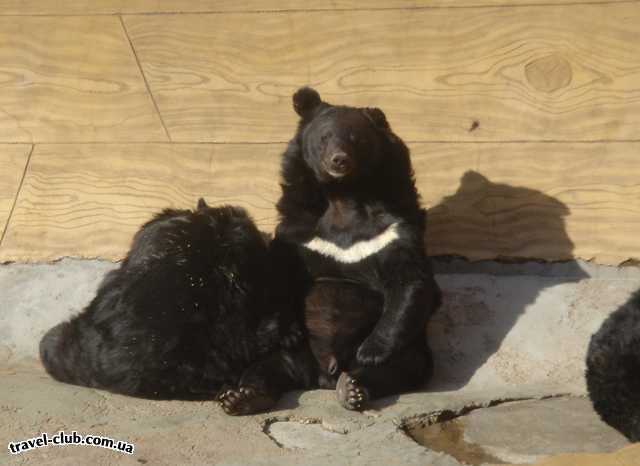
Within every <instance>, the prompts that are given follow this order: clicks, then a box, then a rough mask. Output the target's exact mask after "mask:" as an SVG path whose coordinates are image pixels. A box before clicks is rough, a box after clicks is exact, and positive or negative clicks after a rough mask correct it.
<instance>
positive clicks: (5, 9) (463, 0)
mask: <svg viewBox="0 0 640 466" xmlns="http://www.w3.org/2000/svg"><path fill="white" fill-rule="evenodd" d="M628 1H629V0H605V1H604V2H603V1H602V0H555V3H563V4H589V3H622V2H628ZM549 3H554V0H370V1H368V2H363V1H361V0H316V1H314V2H309V1H308V0H188V1H178V0H57V1H55V2H54V1H43V0H0V15H2V14H4V15H25V14H31V15H37V14H55V15H70V14H72V15H89V14H114V13H189V12H198V13H202V12H232V11H288V10H340V9H359V10H371V9H380V8H385V9H389V8H442V7H456V8H461V7H462V8H464V7H479V6H480V7H482V6H503V5H508V6H514V5H515V6H519V5H535V4H539V5H546V4H549Z"/></svg>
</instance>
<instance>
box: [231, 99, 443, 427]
mask: <svg viewBox="0 0 640 466" xmlns="http://www.w3.org/2000/svg"><path fill="white" fill-rule="evenodd" d="M293 106H294V109H295V111H296V112H297V113H298V115H299V116H300V117H301V119H300V123H299V126H298V130H297V132H296V135H295V136H294V138H293V139H292V140H291V142H290V143H289V145H288V147H287V150H286V152H285V153H284V155H283V159H282V196H281V198H280V200H279V202H278V204H277V208H278V212H279V215H280V223H279V225H278V227H277V229H276V235H275V238H274V240H273V241H272V243H271V251H272V253H273V257H274V258H276V260H275V262H274V263H275V265H276V266H277V268H276V270H275V271H273V272H272V273H273V275H274V276H279V277H280V278H281V284H280V286H279V287H276V289H274V290H273V291H274V296H275V303H274V306H276V308H278V309H279V310H280V311H281V312H283V313H284V314H286V313H287V312H288V311H287V310H293V315H294V316H297V318H298V319H300V321H301V324H302V326H303V328H304V330H305V332H306V334H307V337H308V338H307V340H306V343H305V344H304V345H302V346H301V347H299V348H297V349H288V350H282V351H278V352H275V353H273V354H271V355H269V356H268V357H267V358H265V359H263V360H262V361H260V362H258V363H256V364H255V365H253V366H252V367H251V368H250V369H248V370H247V372H246V373H245V374H244V375H243V376H242V379H241V380H240V383H239V386H238V387H237V388H235V389H230V390H228V391H226V392H224V393H223V394H222V395H221V397H220V400H221V402H222V406H223V408H224V409H225V411H226V412H227V413H228V414H232V415H237V414H248V413H253V412H257V411H261V410H266V409H268V408H270V407H271V406H273V404H274V403H275V402H276V400H277V399H278V398H279V397H280V395H281V394H282V393H283V392H284V391H286V390H291V389H300V388H314V387H323V388H335V389H336V394H337V398H338V401H339V402H340V403H341V404H342V405H343V406H344V407H345V408H347V409H353V410H359V409H364V408H365V407H366V405H367V402H368V401H369V400H371V399H374V398H378V397H382V396H387V395H391V394H396V393H399V392H403V391H408V390H411V389H415V388H417V387H419V386H421V385H422V384H424V382H425V381H426V380H427V379H428V377H429V375H430V372H431V366H432V364H431V355H430V352H429V348H428V346H427V342H426V339H425V325H426V323H427V321H428V318H429V316H430V315H431V314H432V313H433V312H434V310H435V309H436V308H437V307H438V305H439V303H440V290H439V288H438V285H437V284H436V282H435V280H434V278H433V273H432V270H431V265H430V263H429V260H428V258H427V255H426V252H425V247H424V246H425V245H424V235H425V222H426V212H425V210H424V209H422V208H421V207H420V201H419V195H418V193H417V190H416V188H415V182H414V178H413V171H412V167H411V162H410V158H409V150H408V149H407V147H406V146H405V144H404V143H403V142H402V140H401V139H400V138H399V137H398V136H396V135H395V134H394V133H393V131H392V130H391V128H390V126H389V124H388V122H387V119H386V116H385V115H384V113H383V112H382V111H381V110H380V109H377V108H355V107H347V106H335V105H330V104H328V103H326V102H323V101H322V99H321V98H320V96H319V94H318V93H317V92H316V91H315V90H313V89H310V88H303V89H300V90H299V91H298V92H297V93H296V94H295V95H294V96H293Z"/></svg>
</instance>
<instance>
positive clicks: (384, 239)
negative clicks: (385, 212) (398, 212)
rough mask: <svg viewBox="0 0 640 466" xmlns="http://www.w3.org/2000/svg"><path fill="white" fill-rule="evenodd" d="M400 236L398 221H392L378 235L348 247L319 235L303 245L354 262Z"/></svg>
mask: <svg viewBox="0 0 640 466" xmlns="http://www.w3.org/2000/svg"><path fill="white" fill-rule="evenodd" d="M398 238H400V235H398V223H392V224H391V225H389V226H388V227H387V229H386V230H384V231H383V232H382V233H380V234H379V235H378V236H374V237H373V238H371V239H368V240H364V241H358V242H357V243H353V244H352V245H351V246H349V247H348V248H341V247H340V246H338V245H337V244H335V243H332V242H330V241H327V240H326V239H322V238H318V237H315V238H313V239H312V240H310V241H308V242H306V243H304V244H303V246H304V247H305V248H307V249H311V250H312V251H315V252H317V253H319V254H322V255H323V256H328V257H332V258H333V259H335V260H337V261H338V262H344V263H346V264H353V263H355V262H360V261H361V260H362V259H365V258H367V257H369V256H371V255H373V254H375V253H377V252H378V251H381V250H382V249H383V248H385V247H387V246H388V245H389V244H391V243H393V242H394V241H395V240H397V239H398Z"/></svg>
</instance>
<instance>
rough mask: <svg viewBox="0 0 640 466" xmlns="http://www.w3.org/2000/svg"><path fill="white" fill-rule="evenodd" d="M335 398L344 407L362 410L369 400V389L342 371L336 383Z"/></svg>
mask: <svg viewBox="0 0 640 466" xmlns="http://www.w3.org/2000/svg"><path fill="white" fill-rule="evenodd" d="M336 398H338V402H339V403H340V404H341V405H342V406H343V407H344V408H346V409H349V410H351V411H362V409H363V408H364V406H365V405H366V403H367V402H368V401H369V391H368V390H367V389H366V388H365V387H363V386H362V385H360V384H359V383H358V382H357V380H356V379H354V378H353V377H351V376H350V375H349V374H348V373H346V372H343V373H342V374H340V378H338V383H337V384H336Z"/></svg>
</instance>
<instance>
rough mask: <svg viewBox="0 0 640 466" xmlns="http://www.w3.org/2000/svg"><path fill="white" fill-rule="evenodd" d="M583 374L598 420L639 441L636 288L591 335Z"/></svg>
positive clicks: (639, 296) (639, 295)
mask: <svg viewBox="0 0 640 466" xmlns="http://www.w3.org/2000/svg"><path fill="white" fill-rule="evenodd" d="M586 375H587V388H588V390H589V397H590V398H591V401H592V402H593V407H594V409H595V410H596V411H597V413H598V414H599V415H600V417H601V418H602V420H603V421H605V422H606V423H607V424H609V425H610V426H612V427H614V428H615V429H618V430H619V431H620V432H622V433H623V434H624V435H625V436H626V437H627V438H628V439H629V440H631V441H632V442H640V290H638V291H636V292H635V293H634V294H633V296H631V298H630V299H629V301H627V302H626V303H625V304H624V305H622V306H621V307H620V308H619V309H617V310H616V311H615V312H613V313H612V314H611V315H610V316H609V317H608V318H607V319H606V320H605V321H604V323H603V324H602V327H600V329H599V330H598V331H597V332H596V333H594V334H593V336H592V337H591V342H590V344H589V350H588V351H587V374H586Z"/></svg>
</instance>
